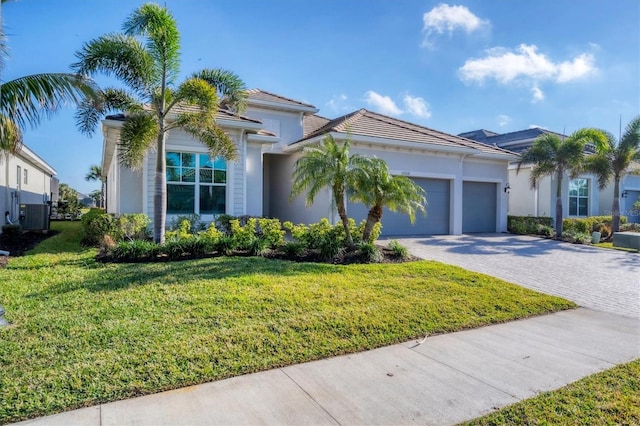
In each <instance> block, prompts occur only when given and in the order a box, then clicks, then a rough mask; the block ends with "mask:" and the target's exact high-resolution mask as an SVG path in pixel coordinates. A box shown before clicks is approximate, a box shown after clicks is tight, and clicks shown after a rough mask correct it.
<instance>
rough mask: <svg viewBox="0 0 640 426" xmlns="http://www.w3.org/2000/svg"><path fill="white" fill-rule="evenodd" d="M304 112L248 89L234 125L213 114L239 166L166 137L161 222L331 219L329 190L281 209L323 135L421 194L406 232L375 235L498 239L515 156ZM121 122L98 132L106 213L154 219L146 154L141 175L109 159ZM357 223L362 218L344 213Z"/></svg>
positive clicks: (396, 221) (405, 127)
mask: <svg viewBox="0 0 640 426" xmlns="http://www.w3.org/2000/svg"><path fill="white" fill-rule="evenodd" d="M317 112H318V109H317V108H315V107H314V106H313V105H310V104H307V103H304V102H300V101H296V100H293V99H289V98H285V97H282V96H279V95H275V94H272V93H269V92H265V91H262V90H255V89H254V90H251V91H250V95H249V102H248V108H247V110H246V112H245V114H244V115H243V116H235V115H233V114H231V113H229V112H227V111H220V113H219V115H218V119H217V122H218V124H219V125H220V126H221V127H223V128H224V129H225V130H226V131H227V133H228V134H229V135H230V136H231V137H232V139H233V140H234V141H235V143H236V146H237V148H238V160H237V161H236V162H225V161H223V160H221V159H213V160H212V159H210V158H209V157H208V156H207V149H206V147H205V146H204V145H203V144H201V143H200V142H198V141H197V140H195V139H193V138H192V137H191V136H189V135H188V134H187V133H186V132H183V131H180V130H178V131H172V132H170V133H169V135H168V138H167V145H166V159H167V198H168V200H167V216H168V217H167V223H170V221H171V219H172V218H175V217H176V216H177V215H184V214H190V213H197V214H200V215H201V218H202V220H204V221H211V220H213V219H214V218H215V216H216V215H219V214H223V213H226V214H230V215H235V216H238V215H253V216H265V217H277V218H279V219H281V220H282V221H285V220H290V221H292V222H294V223H312V222H315V221H318V220H319V219H321V218H323V217H327V218H329V219H330V220H332V221H334V222H335V221H336V220H337V214H336V212H335V208H334V207H333V206H332V203H331V201H330V200H331V197H330V194H329V192H328V191H325V192H324V193H321V194H319V195H318V196H317V197H316V201H315V203H314V205H313V206H312V207H311V208H309V207H306V206H305V204H304V196H300V197H296V198H294V199H293V200H291V201H290V200H289V194H290V192H291V187H292V182H291V173H292V171H293V168H294V164H295V161H296V160H297V159H298V158H299V157H300V155H301V152H302V150H303V148H304V147H305V146H307V145H309V144H313V143H317V142H320V141H321V140H322V138H323V137H324V136H325V135H326V134H331V135H333V137H334V138H335V139H336V141H343V140H345V139H346V138H350V139H351V153H353V154H356V153H357V154H362V155H372V156H373V155H375V156H377V157H379V158H382V159H384V160H386V162H387V163H388V165H389V168H390V170H391V171H392V173H394V174H398V175H404V176H408V177H410V178H411V179H413V180H414V181H415V182H416V183H418V184H419V185H420V186H422V187H423V188H425V190H426V192H427V202H428V205H427V213H428V214H427V216H426V217H422V216H418V217H417V220H416V223H415V225H414V226H412V225H411V224H410V223H409V219H408V217H407V216H406V215H403V214H394V213H390V212H386V213H385V215H384V217H383V218H382V223H383V234H384V235H431V234H460V233H463V232H465V233H466V232H503V231H506V215H507V194H506V193H505V191H504V188H505V185H506V184H507V182H508V170H507V167H508V164H509V162H512V161H515V160H517V158H518V157H517V155H516V154H514V153H512V152H509V151H507V150H504V149H501V148H497V147H492V146H487V145H485V144H482V143H478V142H476V141H472V140H469V139H465V138H462V137H459V136H454V135H450V134H446V133H442V132H439V131H436V130H432V129H429V128H426V127H422V126H419V125H416V124H413V123H409V122H406V121H402V120H398V119H395V118H391V117H387V116H384V115H381V114H377V113H374V112H371V111H367V110H364V109H361V110H358V111H355V112H353V113H351V114H347V115H344V116H342V117H339V118H336V119H333V120H329V119H327V118H324V117H321V116H319V115H316V113H317ZM124 120H125V117H124V116H122V115H116V116H110V117H107V118H106V119H105V120H104V121H103V124H102V131H103V135H104V149H103V160H102V169H103V170H105V171H106V176H107V185H108V187H109V192H108V200H107V205H108V210H109V212H111V213H116V214H119V213H140V212H143V213H146V214H147V215H149V216H152V214H153V170H154V167H155V159H156V153H155V151H151V152H149V153H148V154H147V155H146V156H145V158H144V160H143V163H142V168H141V170H140V171H133V170H130V169H127V168H125V167H124V166H122V165H121V164H120V162H119V161H118V159H117V156H118V135H119V129H120V127H121V126H122V123H123V121H124ZM348 213H349V216H350V217H353V218H355V219H356V220H358V221H359V220H362V219H363V218H364V217H365V216H366V209H365V208H364V207H363V206H361V205H355V204H349V206H348Z"/></svg>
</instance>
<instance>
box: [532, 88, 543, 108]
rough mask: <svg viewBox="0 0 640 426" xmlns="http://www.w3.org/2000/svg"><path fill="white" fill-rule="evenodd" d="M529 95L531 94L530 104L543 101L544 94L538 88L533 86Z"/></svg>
mask: <svg viewBox="0 0 640 426" xmlns="http://www.w3.org/2000/svg"><path fill="white" fill-rule="evenodd" d="M531 93H533V99H531V102H532V103H534V104H535V103H537V102H540V101H544V92H543V91H542V90H540V88H539V87H538V86H533V87H532V88H531Z"/></svg>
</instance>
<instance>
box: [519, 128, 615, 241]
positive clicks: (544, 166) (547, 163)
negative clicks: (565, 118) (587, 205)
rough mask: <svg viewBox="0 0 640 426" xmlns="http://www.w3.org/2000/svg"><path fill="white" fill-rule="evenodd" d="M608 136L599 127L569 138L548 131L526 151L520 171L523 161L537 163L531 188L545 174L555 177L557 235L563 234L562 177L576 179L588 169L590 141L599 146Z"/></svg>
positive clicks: (579, 132) (522, 162)
mask: <svg viewBox="0 0 640 426" xmlns="http://www.w3.org/2000/svg"><path fill="white" fill-rule="evenodd" d="M605 138H606V136H605V135H604V133H602V132H601V131H600V130H597V129H580V130H577V131H575V132H573V133H572V134H571V135H569V136H567V137H566V138H565V137H563V138H560V137H559V136H557V135H555V134H550V133H545V134H544V135H541V136H539V137H538V138H537V139H536V140H535V142H534V143H533V145H532V146H531V148H529V149H527V150H526V151H525V152H524V153H522V157H521V159H520V162H519V163H518V169H517V170H518V171H520V168H521V166H522V165H523V164H533V168H532V169H531V176H530V181H531V187H532V188H533V187H535V186H536V184H537V182H538V180H539V179H540V178H541V177H544V176H555V178H556V181H557V185H558V186H557V188H556V217H555V225H556V235H557V236H558V237H561V236H562V217H563V214H562V180H563V177H564V174H565V173H569V177H571V178H575V177H577V176H578V175H579V174H580V173H581V172H582V171H584V167H585V163H584V158H585V154H584V150H585V147H586V146H587V144H592V145H597V143H599V141H602V140H604V139H605Z"/></svg>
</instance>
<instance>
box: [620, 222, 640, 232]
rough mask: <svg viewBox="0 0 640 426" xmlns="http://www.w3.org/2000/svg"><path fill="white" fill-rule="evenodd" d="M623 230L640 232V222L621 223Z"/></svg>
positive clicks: (621, 229)
mask: <svg viewBox="0 0 640 426" xmlns="http://www.w3.org/2000/svg"><path fill="white" fill-rule="evenodd" d="M620 231H621V232H640V223H625V224H624V225H620Z"/></svg>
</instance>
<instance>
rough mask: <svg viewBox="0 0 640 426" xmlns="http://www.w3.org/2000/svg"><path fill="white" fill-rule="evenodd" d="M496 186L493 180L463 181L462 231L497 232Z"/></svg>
mask: <svg viewBox="0 0 640 426" xmlns="http://www.w3.org/2000/svg"><path fill="white" fill-rule="evenodd" d="M496 188H497V185H496V184H495V183H491V182H463V183H462V233H464V234H469V233H480V232H496V218H497V216H496V204H497V197H496V195H497V194H496Z"/></svg>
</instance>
